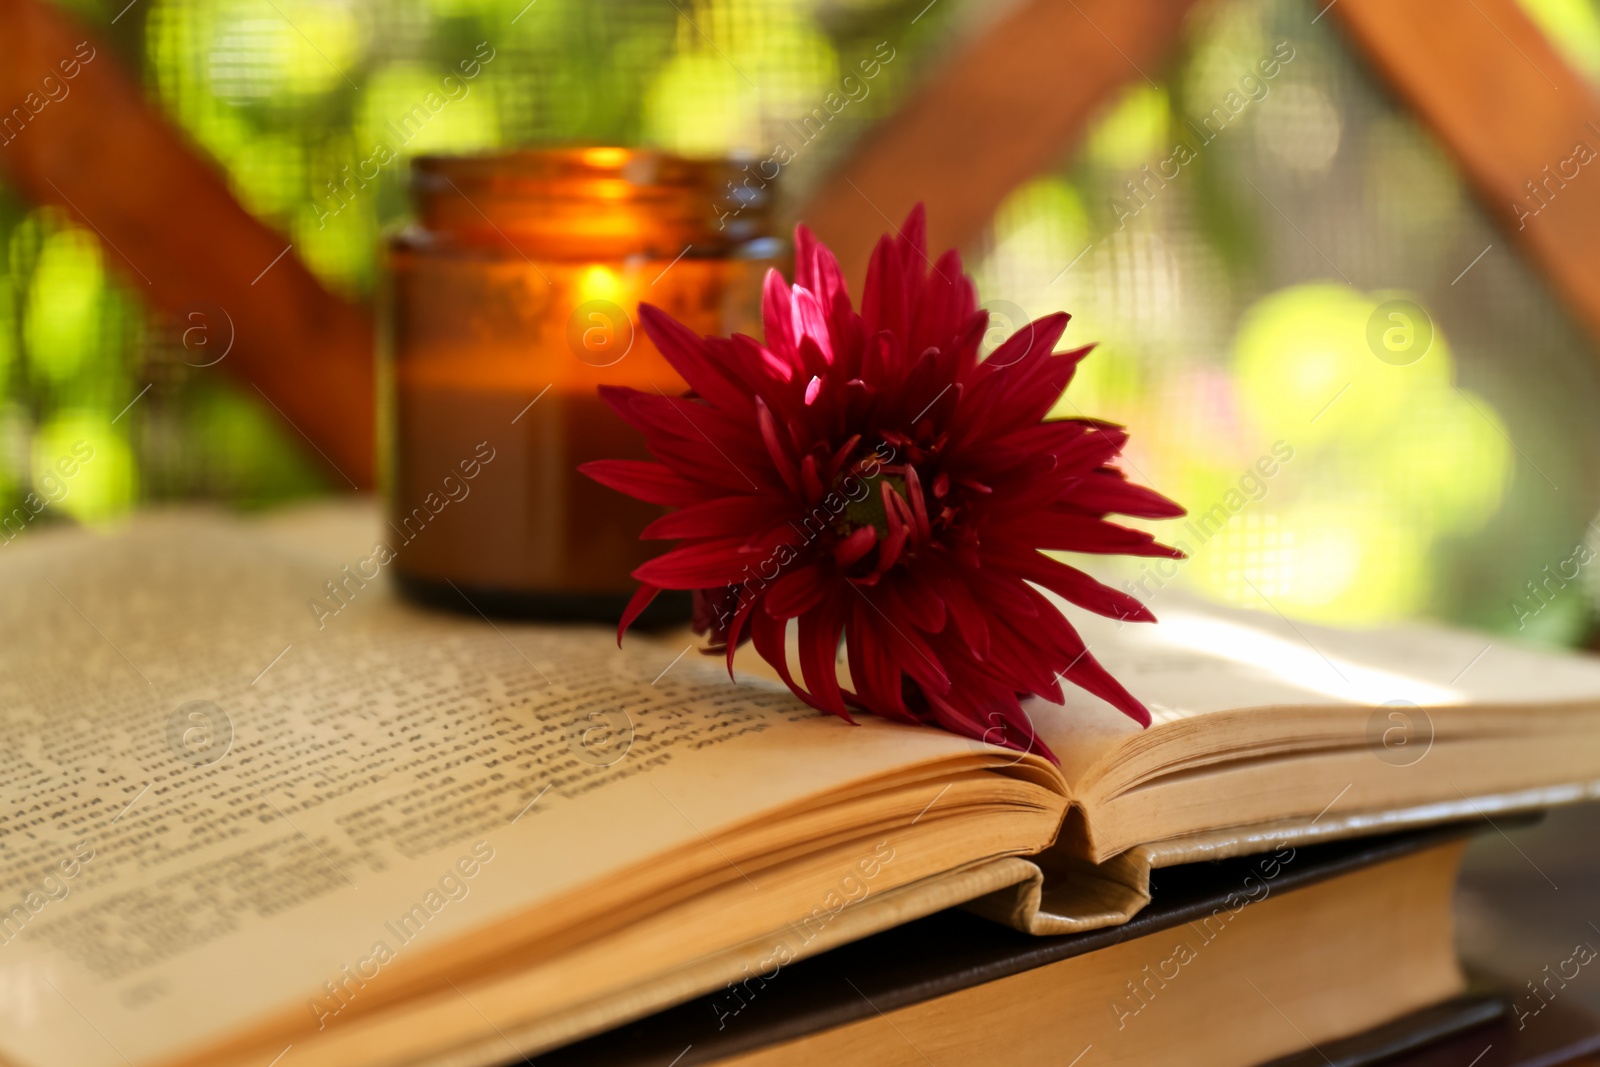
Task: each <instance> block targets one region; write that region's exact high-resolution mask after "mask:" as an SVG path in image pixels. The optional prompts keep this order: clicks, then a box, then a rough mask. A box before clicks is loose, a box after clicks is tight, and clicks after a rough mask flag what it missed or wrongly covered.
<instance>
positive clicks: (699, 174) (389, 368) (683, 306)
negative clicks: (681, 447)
mask: <svg viewBox="0 0 1600 1067" xmlns="http://www.w3.org/2000/svg"><path fill="white" fill-rule="evenodd" d="M411 181H412V196H413V200H414V207H415V217H416V222H415V223H414V224H413V225H411V226H408V227H407V228H405V229H403V230H401V231H399V232H397V233H395V234H394V235H393V236H391V237H390V239H389V241H388V247H387V256H386V260H387V269H386V278H385V284H384V294H383V301H384V304H385V308H384V311H383V314H382V320H383V322H384V336H383V339H382V359H381V375H380V382H381V391H382V395H381V397H380V405H381V408H382V412H383V419H382V434H383V439H382V441H381V455H382V457H383V458H382V462H383V470H382V472H381V473H382V477H383V483H384V487H385V499H386V505H387V508H388V519H389V526H390V530H389V533H390V534H391V536H392V537H393V538H394V540H393V541H392V542H391V543H392V544H393V547H394V549H395V558H394V561H393V563H392V565H391V566H392V570H393V572H394V574H395V576H396V579H397V581H398V584H399V586H400V588H401V589H402V590H404V591H405V592H406V593H407V594H408V595H410V596H412V597H413V598H415V599H420V600H423V601H428V602H433V603H437V604H441V605H447V606H451V607H455V608H458V609H463V610H471V609H472V608H476V609H479V610H482V611H485V612H488V613H491V614H502V615H520V616H529V617H537V618H552V619H586V620H604V621H614V620H615V619H616V618H617V617H619V616H620V614H621V611H622V608H623V606H624V605H625V604H626V602H627V600H628V597H629V596H630V595H631V593H632V591H633V588H634V586H635V584H636V583H635V582H634V581H633V580H632V579H631V578H630V577H629V572H630V571H631V570H633V569H634V568H635V567H637V566H638V565H639V564H640V563H642V562H643V561H644V560H645V559H646V558H648V556H649V555H651V554H653V553H655V552H659V551H660V550H661V549H662V547H664V546H662V545H661V544H660V543H656V544H653V545H652V544H649V543H641V542H640V541H639V533H640V531H641V530H642V529H643V528H644V527H645V525H647V524H648V523H649V522H650V521H651V520H652V519H653V518H655V517H656V516H657V515H659V514H660V513H661V509H659V508H657V507H654V506H652V505H648V504H642V503H639V502H637V501H634V500H631V499H629V498H627V497H625V496H623V495H622V494H620V493H617V492H615V491H613V490H610V489H606V488H603V487H602V486H599V485H597V484H595V483H594V482H591V481H590V480H589V479H587V478H585V477H584V476H583V475H581V474H579V473H578V472H577V470H576V468H577V466H578V465H579V464H580V463H583V462H586V461H588V460H591V459H601V458H640V459H642V458H646V457H647V453H646V452H645V451H644V447H643V441H642V438H641V437H640V435H639V434H638V432H637V431H635V430H634V429H632V428H631V427H629V426H628V425H626V424H625V423H623V422H622V421H621V419H619V418H618V417H617V416H616V415H615V414H613V413H612V411H611V410H610V409H609V408H608V407H606V406H605V404H604V403H603V402H602V401H601V400H600V399H599V397H598V396H597V395H596V387H597V386H599V385H602V384H613V385H629V386H633V387H634V388H637V389H642V390H647V391H654V390H659V391H660V392H662V393H665V394H667V395H673V394H675V393H680V392H682V391H683V390H684V389H685V388H686V387H685V385H684V383H683V381H682V380H681V379H680V378H679V377H678V376H677V374H676V373H675V372H674V371H673V370H672V368H671V367H670V366H669V365H668V364H667V362H666V361H665V360H664V359H662V357H661V355H660V353H658V352H657V351H656V350H655V348H654V347H653V346H652V345H651V343H650V340H649V338H648V337H646V336H645V334H644V331H643V330H642V329H638V328H637V322H638V316H637V307H638V304H639V303H640V302H641V301H643V302H648V303H651V304H655V305H657V306H659V307H661V308H663V309H664V310H666V311H667V312H668V313H669V314H671V315H673V316H674V317H675V318H677V319H679V320H680V321H682V322H684V323H686V324H687V325H689V326H690V327H691V328H692V329H694V330H695V331H697V332H699V333H702V334H709V333H728V332H731V331H734V330H741V331H744V332H758V326H759V322H760V318H759V307H760V284H761V278H762V276H763V275H764V274H765V272H766V270H767V268H768V267H771V266H774V265H777V263H778V259H779V256H780V254H781V251H782V248H783V246H782V245H780V244H779V242H777V241H775V240H774V239H773V238H772V236H771V235H770V232H769V218H768V212H767V204H768V197H767V195H766V194H767V193H768V192H769V190H767V189H762V188H760V187H759V182H758V181H753V180H750V179H749V176H748V172H747V171H746V170H745V169H742V168H740V167H739V166H737V165H736V164H735V163H732V162H729V161H705V160H689V159H683V158H679V157H674V156H670V155H664V154H661V153H655V152H647V151H638V150H631V149H617V148H575V149H557V150H536V151H522V152H512V153H506V154H499V155H486V156H472V157H455V158H446V157H431V158H429V157H425V158H420V159H418V160H417V161H416V162H415V163H414V164H413V167H412V178H411ZM660 603H661V604H662V606H661V609H660V610H655V609H653V610H655V616H654V618H655V621H658V622H659V621H667V619H669V618H671V617H673V616H675V615H677V614H678V613H680V612H682V611H683V600H682V599H681V598H679V599H678V600H677V601H674V600H672V599H666V600H665V601H664V602H660ZM645 621H646V622H647V623H648V622H649V621H650V620H645Z"/></svg>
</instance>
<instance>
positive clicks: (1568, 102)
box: [1332, 0, 1600, 340]
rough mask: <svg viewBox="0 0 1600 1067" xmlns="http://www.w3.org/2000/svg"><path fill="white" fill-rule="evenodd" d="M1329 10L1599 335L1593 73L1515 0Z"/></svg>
mask: <svg viewBox="0 0 1600 1067" xmlns="http://www.w3.org/2000/svg"><path fill="white" fill-rule="evenodd" d="M1332 11H1333V14H1334V15H1335V16H1336V17H1337V18H1338V19H1339V21H1340V22H1341V23H1342V24H1343V26H1344V27H1345V29H1346V30H1347V31H1348V32H1349V34H1350V36H1351V38H1352V39H1353V40H1354V41H1355V43H1356V45H1357V46H1358V49H1359V50H1360V51H1362V52H1365V53H1366V55H1367V56H1368V57H1369V59H1370V60H1371V62H1372V64H1373V65H1374V67H1375V68H1376V70H1377V72H1378V74H1379V76H1380V77H1382V78H1383V80H1385V81H1386V82H1388V84H1389V85H1390V86H1391V87H1392V88H1393V90H1394V91H1395V93H1396V94H1397V95H1398V96H1399V97H1400V99H1401V100H1402V101H1404V102H1405V103H1406V104H1407V105H1408V106H1409V107H1410V108H1411V109H1412V110H1413V111H1414V112H1416V114H1417V115H1418V117H1419V118H1421V119H1422V121H1423V122H1425V123H1426V124H1427V125H1428V126H1429V127H1431V128H1432V130H1433V131H1434V133H1435V134H1436V135H1437V136H1438V137H1439V139H1440V141H1442V142H1443V143H1444V146H1445V149H1446V150H1447V151H1448V152H1449V153H1450V154H1451V155H1452V156H1453V157H1454V159H1455V161H1456V163H1457V165H1458V166H1459V167H1460V168H1461V170H1462V172H1463V173H1464V174H1465V176H1466V177H1467V179H1468V180H1469V181H1470V182H1471V184H1472V185H1473V187H1474V188H1475V189H1476V190H1477V192H1478V194H1479V196H1480V197H1481V199H1482V201H1483V203H1484V205H1485V207H1486V208H1487V209H1488V211H1489V214H1490V215H1491V216H1492V217H1493V218H1494V219H1495V220H1496V221H1497V222H1499V223H1500V224H1501V226H1503V227H1504V228H1505V230H1506V232H1507V233H1508V234H1509V235H1510V237H1511V238H1512V239H1513V240H1514V241H1516V242H1517V243H1518V244H1520V245H1521V246H1522V247H1523V248H1524V249H1526V251H1527V252H1528V254H1529V255H1530V256H1531V257H1532V259H1533V260H1534V262H1535V263H1536V264H1537V265H1538V266H1539V267H1540V268H1541V269H1542V270H1543V271H1544V273H1545V274H1546V276H1547V277H1548V278H1549V279H1550V281H1551V283H1552V284H1553V285H1554V286H1555V288H1556V289H1557V290H1558V291H1559V292H1560V293H1561V294H1562V296H1564V297H1565V298H1566V301H1567V303H1568V305H1569V306H1570V307H1571V309H1572V310H1573V312H1574V313H1575V314H1576V317H1577V318H1578V320H1579V321H1580V322H1581V323H1582V324H1583V325H1584V326H1585V327H1586V328H1587V329H1588V331H1589V333H1590V335H1591V336H1592V337H1593V338H1595V339H1597V340H1600V97H1597V96H1596V94H1595V92H1594V90H1593V89H1592V88H1590V86H1589V84H1588V82H1586V81H1585V80H1584V79H1583V78H1582V77H1581V76H1580V75H1579V74H1577V73H1576V72H1575V71H1573V70H1572V69H1571V68H1570V67H1568V66H1567V64H1566V62H1565V61H1564V60H1563V59H1562V58H1561V56H1560V54H1559V53H1557V52H1556V50H1555V48H1554V47H1552V46H1551V44H1550V42H1549V40H1548V39H1547V38H1546V37H1545V35H1544V33H1543V32H1541V31H1540V30H1539V28H1538V27H1537V26H1536V25H1534V23H1533V22H1532V20H1530V19H1529V18H1528V16H1527V15H1525V14H1524V13H1523V11H1522V8H1521V7H1520V6H1519V5H1518V4H1517V3H1516V0H1468V2H1467V3H1465V4H1463V3H1461V2H1460V0H1338V2H1337V3H1335V4H1333V5H1332ZM1578 157H1586V158H1585V159H1583V160H1580V159H1579V158H1578Z"/></svg>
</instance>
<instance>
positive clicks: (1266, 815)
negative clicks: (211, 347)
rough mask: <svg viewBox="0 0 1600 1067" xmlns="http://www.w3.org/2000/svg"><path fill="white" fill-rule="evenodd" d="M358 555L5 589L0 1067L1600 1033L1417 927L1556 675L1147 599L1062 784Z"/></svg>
mask: <svg viewBox="0 0 1600 1067" xmlns="http://www.w3.org/2000/svg"><path fill="white" fill-rule="evenodd" d="M374 536H375V524H374V523H373V522H372V521H371V516H370V514H369V513H368V512H366V511H364V510H361V509H329V510H321V511H314V512H307V513H304V514H300V515H297V516H285V517H277V518H270V519H258V520H252V521H248V522H246V521H241V520H234V519H227V518H223V517H219V516H215V515H210V514H206V513H196V512H178V513H172V514H165V515H155V516H150V517H145V518H142V519H139V520H137V521H134V522H132V523H130V524H128V525H127V526H126V527H124V528H123V529H122V530H120V531H119V532H117V533H116V534H115V535H110V536H107V535H102V534H96V533H92V532H87V531H68V532H62V533H51V534H48V535H41V536H38V537H32V538H29V539H28V540H27V541H22V542H18V543H17V544H15V545H14V546H12V547H11V548H10V549H9V550H8V552H7V554H6V557H5V558H4V559H0V618H3V620H4V626H5V631H4V632H5V633H6V634H7V635H8V641H7V643H6V645H5V647H4V648H0V698H3V699H0V708H3V714H0V729H3V730H4V734H5V736H4V738H3V742H4V744H3V747H0V752H3V753H4V756H3V757H0V759H3V763H0V768H3V769H0V775H3V776H4V778H5V781H6V786H7V788H6V796H7V799H8V800H9V801H10V803H9V804H8V805H7V807H6V808H5V809H4V811H0V894H3V895H0V1014H3V1015H4V1016H5V1024H4V1025H3V1026H0V1063H4V1064H8V1065H12V1067H49V1065H56V1064H71V1065H74V1067H77V1065H84V1067H101V1065H104V1067H113V1065H119V1064H136V1065H138V1067H156V1065H160V1067H191V1065H194V1067H198V1065H200V1064H206V1065H220V1067H267V1065H269V1064H274V1065H281V1067H314V1065H330V1067H331V1065H335V1064H337V1065H340V1067H349V1065H356V1067H401V1065H406V1067H411V1065H416V1067H422V1065H429V1067H445V1065H450V1067H456V1065H460V1067H469V1065H470V1067H480V1065H490V1064H508V1063H521V1062H524V1061H532V1062H536V1063H538V1064H541V1065H552V1064H602V1063H604V1064H641V1065H642V1064H659V1065H662V1067H668V1065H677V1067H688V1065H690V1064H704V1063H718V1064H730V1065H732V1064H738V1065H754V1064H762V1065H768V1064H771V1065H778V1064H811V1063H817V1062H838V1063H850V1064H856V1063H861V1064H913V1065H915V1064H929V1063H932V1064H938V1065H939V1067H948V1065H954V1064H988V1063H1007V1064H1033V1063H1037V1064H1055V1065H1069V1067H1070V1065H1072V1064H1081V1067H1097V1065H1100V1064H1167V1063H1171V1064H1186V1065H1192V1064H1240V1065H1246V1064H1257V1063H1268V1062H1282V1063H1300V1062H1305V1063H1329V1064H1338V1065H1341V1067H1342V1065H1345V1064H1357V1063H1366V1062H1375V1061H1376V1060H1378V1059H1380V1058H1383V1057H1388V1059H1387V1060H1385V1061H1384V1062H1411V1063H1417V1064H1423V1063H1430V1064H1431V1063H1436V1062H1437V1063H1441V1064H1443V1063H1459V1064H1463V1065H1465V1064H1467V1063H1472V1062H1475V1063H1476V1064H1477V1065H1478V1067H1494V1065H1501V1067H1510V1065H1513V1064H1518V1065H1528V1064H1533V1063H1540V1064H1544V1063H1556V1062H1562V1058H1563V1057H1568V1058H1570V1057H1572V1056H1576V1055H1581V1054H1583V1053H1584V1052H1585V1051H1586V1050H1588V1049H1590V1048H1592V1047H1594V1046H1595V1045H1596V1044H1600V1039H1597V1036H1596V1030H1595V1028H1594V1027H1592V1026H1591V1025H1590V1024H1589V1023H1588V1021H1587V1020H1585V1019H1583V1018H1582V1017H1580V1016H1576V1015H1573V1014H1572V1013H1571V1012H1569V1011H1568V1010H1567V1009H1566V1004H1565V1002H1556V1003H1552V1004H1550V1005H1549V1010H1548V1011H1543V1012H1541V1013H1540V1014H1539V1015H1538V1017H1537V1018H1535V1019H1531V1020H1530V1019H1529V1018H1528V1017H1527V1013H1526V1012H1524V1011H1522V1010H1521V1009H1520V1008H1519V1007H1518V1006H1516V1005H1513V1004H1510V1003H1509V1002H1508V1000H1507V999H1506V998H1505V996H1503V995H1502V994H1501V993H1500V992H1499V991H1496V990H1493V989H1485V988H1483V987H1481V986H1479V985H1476V984H1474V983H1472V982H1470V981H1469V980H1468V977H1467V976H1466V975H1465V974H1464V973H1463V970H1462V967H1461V965H1460V964H1459V962H1458V960H1457V957H1456V950H1455V939H1454V924H1453V920H1452V911H1451V898H1452V891H1453V887H1454V885H1455V879H1456V872H1457V867H1458V865H1459V862H1460V859H1461V855H1462V852H1463V850H1464V848H1465V846H1466V842H1467V841H1468V839H1469V838H1470V836H1471V835H1472V834H1473V833H1475V832H1481V831H1483V830H1484V829H1485V828H1487V831H1488V832H1490V833H1494V832H1498V831H1502V830H1505V829H1509V828H1510V827H1511V826H1512V824H1514V823H1515V822H1517V821H1518V820H1522V819H1526V818H1528V814H1527V813H1533V812H1537V811H1539V810H1541V809H1544V808H1546V807H1549V806H1551V805H1555V804H1562V803H1569V802H1573V801H1576V800H1580V799H1584V798H1586V797H1589V796H1591V795H1594V794H1595V793H1596V791H1597V788H1600V665H1597V664H1596V663H1595V662H1592V661H1590V660H1589V659H1586V658H1583V657H1579V656H1575V655H1573V656H1569V655H1556V654H1548V653H1541V652H1535V651H1530V650H1525V649H1519V648H1514V647H1511V646H1509V645H1502V644H1500V643H1498V642H1497V643H1494V644H1493V645H1490V644H1489V642H1488V641H1486V640H1485V639H1484V638H1481V637H1472V636H1467V635H1462V634H1457V633H1451V632H1446V631H1441V630H1435V629H1425V628H1414V629H1405V630H1393V631H1388V632H1385V633H1382V634H1370V633H1369V634H1360V633H1347V632H1340V631H1335V630H1330V629H1324V628H1314V627H1311V626H1307V625H1304V624H1293V623H1289V622H1288V621H1287V620H1284V619H1282V618H1280V617H1278V616H1276V615H1273V614H1262V615H1251V614H1246V613H1224V612H1219V611H1217V610H1215V609H1203V608H1200V607H1198V606H1194V605H1186V604H1181V603H1178V602H1177V601H1176V600H1175V599H1174V600H1173V601H1172V602H1171V603H1170V604H1164V605H1160V606H1161V607H1162V608H1163V609H1164V610H1163V611H1162V612H1161V614H1162V619H1163V621H1162V622H1161V623H1160V624H1159V625H1157V626H1145V625H1140V626H1133V625H1130V626H1125V627H1119V626H1117V625H1116V624H1115V623H1112V622H1106V621H1104V620H1083V621H1084V626H1083V631H1084V635H1085V638H1086V640H1088V641H1089V643H1090V645H1091V647H1092V648H1093V650H1094V652H1095V655H1096V656H1097V657H1099V658H1100V659H1101V661H1102V662H1104V663H1105V664H1106V666H1107V667H1108V668H1109V669H1110V670H1111V671H1112V672H1113V673H1114V674H1116V675H1118V676H1119V677H1120V678H1122V679H1123V680H1124V681H1126V682H1127V683H1128V684H1129V687H1130V688H1131V689H1133V690H1134V691H1135V692H1136V693H1138V694H1139V695H1140V696H1141V697H1142V698H1143V699H1144V700H1145V701H1146V702H1147V703H1148V704H1149V706H1150V707H1151V709H1152V711H1153V713H1154V717H1155V721H1154V724H1153V725H1152V726H1151V727H1150V728H1149V729H1147V730H1140V729H1139V728H1138V727H1137V726H1135V725H1134V724H1133V723H1131V722H1129V721H1128V720H1126V719H1125V718H1124V717H1122V716H1121V715H1120V714H1119V713H1117V712H1116V711H1114V710H1112V709H1110V708H1108V707H1104V706H1101V705H1099V704H1098V703H1097V702H1096V701H1095V700H1094V699H1093V698H1092V697H1089V696H1087V695H1086V694H1076V693H1069V696H1068V703H1067V704H1066V705H1065V706H1059V707H1058V706H1052V705H1045V704H1040V705H1037V706H1034V707H1033V708H1031V709H1030V713H1031V714H1032V716H1033V718H1034V722H1035V727H1036V729H1037V731H1038V732H1039V734H1040V735H1041V736H1042V737H1043V738H1044V740H1045V741H1046V742H1047V743H1048V744H1049V745H1050V747H1051V748H1052V749H1053V750H1054V751H1055V753H1057V755H1058V756H1059V757H1060V764H1059V765H1056V764H1053V763H1051V762H1049V761H1047V760H1045V759H1042V758H1040V757H1038V756H1036V755H1027V754H1018V753H1014V752H1009V751H1005V750H1001V749H997V748H993V747H990V746H986V745H983V744H980V743H977V742H973V741H969V740H966V739H963V738H959V737H955V736H952V735H948V734H944V733H941V732H938V731H934V730H928V729H919V728H909V727H903V726H899V725H895V724H891V723H887V722H883V721H879V720H875V719H867V720H865V721H863V722H861V724H860V725H858V726H854V727H851V726H848V725H845V724H843V723H841V722H840V721H839V720H836V719H832V718H827V717H822V716H818V715H815V714H812V713H811V712H809V711H808V710H807V709H805V708H804V707H803V706H801V705H800V704H798V703H797V702H796V701H795V700H794V699H793V698H792V697H791V696H790V695H789V694H788V693H787V692H786V691H785V690H784V689H783V688H782V686H781V685H778V684H776V683H775V682H773V681H772V680H771V679H770V678H767V677H765V676H764V675H763V671H762V669H761V665H760V664H759V663H748V664H744V663H742V661H741V664H742V666H743V667H746V668H748V669H747V670H742V671H741V673H740V674H739V676H738V680H737V681H732V680H730V679H729V677H728V675H727V674H726V672H725V671H723V670H722V668H721V665H720V663H717V662H707V661H705V660H703V659H702V658H701V657H699V656H696V655H693V654H685V653H686V651H687V649H688V648H689V645H690V639H689V637H688V636H687V635H684V634H671V635H666V636H664V637H658V638H634V637H630V638H629V639H628V641H627V642H626V643H625V644H624V646H623V647H622V648H620V649H619V648H618V647H617V646H616V644H615V642H614V640H613V638H612V635H609V634H607V633H604V632H602V631H600V630H598V629H584V628H570V627H567V628H558V627H541V626H533V625H512V624H509V623H504V622H492V621H489V620H487V619H482V618H479V617H478V616H476V615H474V614H472V613H471V612H470V611H467V612H464V613H463V614H462V615H460V616H450V615H442V614H438V613H429V612H425V611H421V610H419V609H415V608H412V607H409V606H407V605H405V604H403V603H401V602H399V601H398V600H396V599H395V598H394V597H393V596H392V595H391V594H390V593H389V592H388V590H387V588H386V586H385V583H384V581H383V578H382V575H381V574H376V575H375V574H373V573H372V571H371V569H370V568H368V569H362V568H360V567H357V565H356V564H357V561H365V560H381V559H382V558H383V554H382V553H381V552H377V551H375V546H374V544H373V537H374ZM377 536H381V535H377ZM376 566H378V567H379V569H380V570H381V563H380V564H377V565H376ZM1075 621H1077V616H1075ZM1486 646H1488V647H1486ZM1529 977H1530V978H1533V977H1536V976H1529ZM1515 992H1518V993H1520V992H1523V991H1522V990H1517V991H1515ZM1474 1056H1481V1058H1479V1059H1477V1060H1474V1059H1473V1057H1474ZM1405 1057H1410V1058H1409V1059H1406V1058H1405ZM1430 1057H1431V1058H1430Z"/></svg>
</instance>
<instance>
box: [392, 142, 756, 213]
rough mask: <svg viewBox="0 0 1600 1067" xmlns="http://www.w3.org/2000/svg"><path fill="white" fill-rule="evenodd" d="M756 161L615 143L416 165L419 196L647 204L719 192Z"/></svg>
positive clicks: (440, 157)
mask: <svg viewBox="0 0 1600 1067" xmlns="http://www.w3.org/2000/svg"><path fill="white" fill-rule="evenodd" d="M754 159H755V157H754V155H753V154H750V153H732V154H729V155H725V156H688V155H679V154H677V153H674V152H667V151H664V150H661V149H656V148H629V147H621V146H616V145H562V146H554V147H540V148H515V149H505V150H498V151H488V152H474V153H465V154H460V155H444V154H427V155H419V156H417V157H416V158H414V159H413V160H412V161H411V181H412V188H413V191H414V192H416V193H430V192H436V191H441V190H443V189H445V188H448V187H449V186H450V185H451V184H452V183H454V184H456V185H458V186H460V185H465V186H470V187H474V188H479V189H485V190H488V189H492V190H493V191H495V192H497V193H500V194H502V195H504V194H513V195H515V194H517V193H523V194H527V195H537V196H550V195H557V196H559V195H562V194H564V193H565V194H569V195H579V196H581V197H583V198H589V197H594V196H596V195H597V194H596V190H598V189H605V190H607V192H606V194H604V199H608V200H609V199H617V198H618V197H619V195H620V196H622V197H623V198H626V199H641V198H642V199H648V198H652V197H653V196H659V195H662V194H667V195H671V194H673V193H682V192H685V191H690V192H696V191H707V190H712V189H716V188H719V187H721V186H722V185H723V183H724V182H726V181H727V180H728V179H729V178H730V177H731V176H733V175H735V174H742V170H743V168H745V167H747V166H748V165H749V163H751V162H753V161H754Z"/></svg>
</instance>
